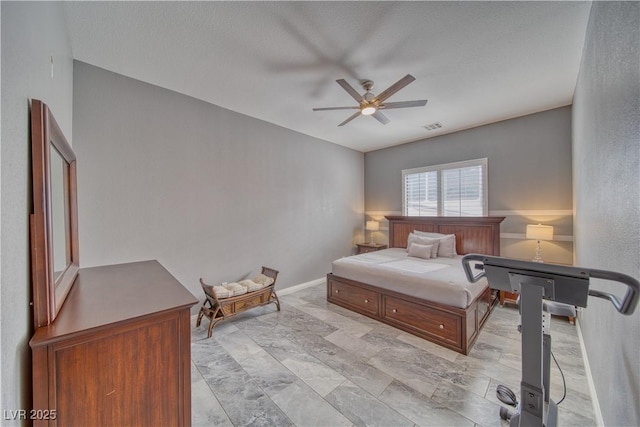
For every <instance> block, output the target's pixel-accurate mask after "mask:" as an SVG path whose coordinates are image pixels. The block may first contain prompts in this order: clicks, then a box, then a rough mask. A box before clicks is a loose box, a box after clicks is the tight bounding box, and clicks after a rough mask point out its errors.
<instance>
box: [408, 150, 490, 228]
mask: <svg viewBox="0 0 640 427" xmlns="http://www.w3.org/2000/svg"><path fill="white" fill-rule="evenodd" d="M487 210H488V209H487V159H486V158H484V159H475V160H467V161H464V162H456V163H447V164H444V165H435V166H427V167H423V168H416V169H405V170H403V171H402V212H403V215H409V216H486V215H487Z"/></svg>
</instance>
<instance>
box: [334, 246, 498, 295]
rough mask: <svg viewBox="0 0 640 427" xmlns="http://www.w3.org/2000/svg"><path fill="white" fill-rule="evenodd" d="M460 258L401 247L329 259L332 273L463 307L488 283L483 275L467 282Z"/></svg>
mask: <svg viewBox="0 0 640 427" xmlns="http://www.w3.org/2000/svg"><path fill="white" fill-rule="evenodd" d="M461 260H462V256H455V257H453V258H433V259H422V258H414V257H410V256H408V255H407V252H406V250H405V249H404V248H391V249H384V250H381V251H377V252H370V253H366V254H361V255H355V256H350V257H345V258H341V259H338V260H336V261H334V262H333V268H332V273H333V274H334V275H335V276H339V277H344V278H346V279H351V280H355V281H358V282H362V283H367V284H370V285H374V286H378V287H380V288H384V289H389V290H392V291H396V292H399V293H402V294H405V295H409V296H413V297H417V298H421V299H424V300H427V301H433V302H436V303H441V304H445V305H450V306H453V307H457V308H467V307H468V306H469V305H470V304H471V302H472V301H473V300H474V299H475V298H476V297H477V296H478V295H480V294H481V293H482V292H483V291H484V290H485V289H486V287H487V286H488V285H487V281H486V280H485V279H484V278H483V279H481V280H480V281H478V282H477V283H469V281H467V278H466V276H465V274H464V270H463V269H462V262H461Z"/></svg>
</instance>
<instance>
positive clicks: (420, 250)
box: [409, 243, 433, 259]
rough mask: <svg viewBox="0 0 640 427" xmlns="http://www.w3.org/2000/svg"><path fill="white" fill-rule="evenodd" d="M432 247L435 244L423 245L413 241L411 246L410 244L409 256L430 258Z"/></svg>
mask: <svg viewBox="0 0 640 427" xmlns="http://www.w3.org/2000/svg"><path fill="white" fill-rule="evenodd" d="M431 248H433V245H421V244H420V243H412V244H411V246H409V256H412V257H416V258H423V259H429V258H431Z"/></svg>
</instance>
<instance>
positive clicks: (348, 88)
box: [336, 79, 362, 102]
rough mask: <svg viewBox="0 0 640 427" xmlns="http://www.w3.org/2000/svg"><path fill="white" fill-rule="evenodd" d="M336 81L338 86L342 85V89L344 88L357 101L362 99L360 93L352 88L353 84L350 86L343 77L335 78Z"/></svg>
mask: <svg viewBox="0 0 640 427" xmlns="http://www.w3.org/2000/svg"><path fill="white" fill-rule="evenodd" d="M336 82H338V84H339V85H340V86H342V89H344V90H346V91H347V93H348V94H349V95H351V97H352V98H353V99H355V100H356V101H358V102H360V101H362V95H360V94H359V93H358V92H356V90H355V89H354V88H353V86H351V85H350V84H349V83H347V81H346V80H345V79H339V80H336Z"/></svg>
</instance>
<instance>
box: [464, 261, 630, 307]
mask: <svg viewBox="0 0 640 427" xmlns="http://www.w3.org/2000/svg"><path fill="white" fill-rule="evenodd" d="M472 263H473V267H472ZM485 266H491V267H492V268H498V269H501V270H505V269H506V270H508V271H509V272H513V273H517V274H521V273H523V272H525V273H526V274H528V275H531V276H537V277H542V278H548V279H550V280H555V281H557V282H558V284H561V283H562V280H563V279H565V280H566V279H586V280H587V281H588V280H589V279H590V278H595V279H603V280H608V281H612V282H618V283H622V284H624V285H625V286H626V292H625V294H624V297H623V298H622V300H620V299H619V297H618V296H616V295H614V294H612V293H609V292H604V291H599V290H595V289H589V290H588V293H589V295H590V296H593V297H597V298H602V299H606V300H608V301H610V302H611V304H613V306H614V307H615V308H616V310H617V311H618V312H619V313H621V314H626V315H630V314H632V313H633V312H634V310H635V308H636V306H637V305H638V300H640V282H638V280H636V279H634V278H633V277H631V276H628V275H626V274H623V273H618V272H614V271H607V270H597V269H591V268H584V267H572V266H565V265H558V264H544V263H539V262H533V261H522V260H516V259H511V258H502V257H496V256H489V255H481V254H467V255H465V256H464V257H463V258H462V267H463V268H464V272H465V275H466V276H467V280H469V282H472V283H475V282H477V281H478V280H480V279H481V278H483V277H485V276H487V269H486V268H485ZM473 270H478V271H479V272H478V273H474V272H473ZM487 279H488V280H490V281H491V285H492V287H495V288H496V289H500V288H501V286H500V285H499V284H498V286H495V285H496V284H494V282H493V281H492V278H491V277H488V276H487ZM497 280H498V281H499V280H500V278H497ZM505 286H508V284H503V286H502V289H503V290H510V289H507V288H505Z"/></svg>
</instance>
